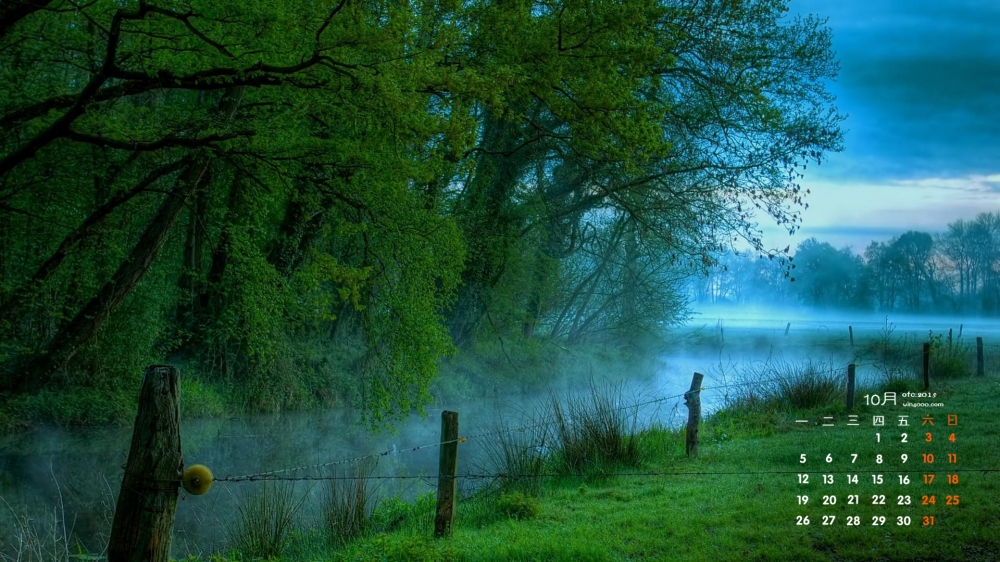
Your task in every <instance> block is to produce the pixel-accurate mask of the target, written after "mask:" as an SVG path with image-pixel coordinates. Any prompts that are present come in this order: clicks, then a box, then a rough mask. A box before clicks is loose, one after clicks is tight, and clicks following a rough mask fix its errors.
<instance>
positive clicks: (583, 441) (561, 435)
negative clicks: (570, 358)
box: [551, 383, 647, 474]
mask: <svg viewBox="0 0 1000 562" xmlns="http://www.w3.org/2000/svg"><path fill="white" fill-rule="evenodd" d="M551 408H552V419H553V420H554V426H555V437H556V439H555V453H554V455H553V458H554V461H555V469H556V470H557V471H559V472H562V473H565V474H587V473H597V472H601V471H605V470H609V469H612V468H614V467H616V466H639V465H641V464H642V463H643V462H644V461H645V460H646V457H647V455H646V453H645V451H644V447H643V445H642V437H643V435H644V432H643V431H642V428H641V427H640V425H641V424H640V422H639V407H638V406H630V405H628V404H627V403H626V400H625V399H624V396H623V387H622V386H621V385H609V386H606V387H603V388H598V387H597V386H596V385H594V384H593V383H591V385H590V392H589V393H587V394H583V395H578V396H571V397H566V398H564V399H562V400H560V399H559V398H558V397H557V396H555V395H553V396H552V399H551Z"/></svg>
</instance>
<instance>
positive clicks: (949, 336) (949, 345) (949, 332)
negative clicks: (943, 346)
mask: <svg viewBox="0 0 1000 562" xmlns="http://www.w3.org/2000/svg"><path fill="white" fill-rule="evenodd" d="M948 347H951V328H948Z"/></svg>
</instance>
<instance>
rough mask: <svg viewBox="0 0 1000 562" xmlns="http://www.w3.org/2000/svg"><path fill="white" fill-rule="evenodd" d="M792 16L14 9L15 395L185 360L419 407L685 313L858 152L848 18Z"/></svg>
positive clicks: (665, 5)
mask: <svg viewBox="0 0 1000 562" xmlns="http://www.w3.org/2000/svg"><path fill="white" fill-rule="evenodd" d="M786 10H787V7H786V5H785V2H784V1H779V0H755V1H751V2H747V1H743V0H713V1H710V2H704V1H700V0H697V1H696V0H669V1H660V0H640V1H635V2H619V1H595V2H576V1H570V0H559V1H551V2H527V1H514V2H496V1H492V0H471V1H467V2H449V1H431V0H427V1H421V0H416V1H409V2H401V1H397V0H385V1H382V0H375V1H370V2H368V1H366V2H355V1H348V0H340V1H332V2H316V1H312V0H308V1H304V0H289V1H282V2H256V3H253V2H252V3H247V2H244V1H242V0H212V1H204V0H115V1H112V0H95V1H92V2H72V1H69V0H30V1H28V0H24V1H13V2H7V3H5V4H4V5H3V6H2V7H0V22H2V24H0V130H2V131H3V134H2V135H0V393H32V392H37V391H39V390H40V389H45V388H65V387H68V386H90V387H94V388H102V389H105V388H107V389H120V388H130V387H131V386H134V385H135V384H136V382H137V381H136V377H138V376H139V375H140V374H141V372H142V367H143V366H144V365H145V364H147V363H150V362H154V361H165V360H169V361H172V362H175V363H178V364H181V365H183V366H184V367H185V368H186V369H188V370H189V372H190V371H195V372H197V373H201V374H202V375H203V376H204V377H205V378H207V379H208V380H216V381H219V382H220V383H224V384H227V385H229V386H231V387H232V388H235V389H239V391H240V392H242V393H244V394H245V396H246V403H247V404H248V405H249V406H252V407H262V408H270V407H283V406H294V405H298V404H301V403H304V402H308V401H315V400H328V399H331V396H333V395H336V394H338V393H342V392H348V391H349V392H351V393H353V394H355V395H357V396H360V397H362V400H363V402H364V404H365V406H366V407H367V408H369V409H371V410H372V411H374V412H388V411H408V409H409V408H410V406H411V405H413V404H416V403H420V402H421V401H425V400H426V399H427V388H428V382H429V381H430V380H431V378H432V377H433V376H434V374H435V372H436V368H437V365H438V362H439V360H440V359H441V358H442V357H443V356H446V355H448V354H449V353H452V352H453V351H454V350H455V349H456V348H468V347H474V346H475V345H476V344H477V342H482V341H495V339H496V338H500V337H506V338H524V339H529V340H530V339H533V338H539V337H546V338H557V339H559V340H561V341H589V340H592V339H595V338H624V339H628V338H630V337H632V336H633V335H634V334H641V333H645V332H650V331H656V330H660V329H661V328H662V322H663V321H664V320H666V321H668V322H669V321H670V320H672V319H675V318H677V316H678V314H680V311H681V309H682V306H683V300H682V298H681V296H680V295H679V292H678V286H679V285H678V284H679V283H680V279H681V278H682V277H683V275H685V274H686V273H687V272H688V271H690V270H691V268H692V267H699V268H700V267H705V266H707V265H711V264H712V263H713V259H714V257H713V256H715V255H716V254H717V252H718V251H719V249H720V248H724V247H727V246H728V245H730V244H731V242H732V240H733V239H734V238H735V237H742V238H745V239H748V240H751V242H752V243H753V245H754V247H755V248H757V249H758V250H759V251H761V252H768V250H767V249H765V248H764V247H763V246H762V243H761V241H760V235H759V234H760V233H759V232H758V231H757V229H756V226H755V224H756V222H755V221H756V220H759V217H758V218H757V219H753V218H752V217H753V214H752V213H754V212H756V213H760V214H761V215H763V216H764V217H768V218H769V220H774V221H776V222H777V223H779V224H783V225H786V226H787V227H788V228H791V229H794V228H795V227H796V226H797V223H798V221H800V220H801V219H800V217H799V212H798V209H799V208H800V207H801V205H802V197H803V195H804V190H802V188H801V187H800V186H799V185H798V183H797V180H798V179H799V178H800V177H801V170H803V169H804V168H805V166H806V164H807V163H818V162H819V161H820V160H821V159H822V157H823V155H824V154H825V153H826V152H828V151H830V150H838V149H839V146H840V141H841V133H840V128H839V126H840V121H841V117H840V116H839V115H838V114H837V113H836V110H835V108H834V107H833V105H832V97H831V96H830V95H829V93H828V92H826V90H825V89H824V88H825V87H824V83H825V81H826V80H827V79H828V78H830V77H832V76H834V75H835V74H836V70H837V63H836V61H835V60H834V58H833V53H832V51H831V48H830V34H829V31H828V30H827V29H826V28H825V26H824V24H823V22H822V21H821V20H820V19H818V18H814V17H806V18H787V17H786V15H785V12H786ZM770 253H771V254H772V255H776V254H779V253H780V252H774V251H771V252H770Z"/></svg>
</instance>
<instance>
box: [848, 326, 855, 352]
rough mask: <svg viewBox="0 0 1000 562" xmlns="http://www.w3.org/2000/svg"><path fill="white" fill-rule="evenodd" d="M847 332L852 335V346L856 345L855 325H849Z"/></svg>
mask: <svg viewBox="0 0 1000 562" xmlns="http://www.w3.org/2000/svg"><path fill="white" fill-rule="evenodd" d="M847 334H848V335H849V336H851V347H854V326H848V327H847Z"/></svg>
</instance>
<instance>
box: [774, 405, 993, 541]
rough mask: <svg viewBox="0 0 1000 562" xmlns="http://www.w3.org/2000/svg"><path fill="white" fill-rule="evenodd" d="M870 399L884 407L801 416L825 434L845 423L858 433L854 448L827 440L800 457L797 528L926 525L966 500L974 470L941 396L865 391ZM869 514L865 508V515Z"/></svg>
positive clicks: (958, 420) (958, 421)
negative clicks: (965, 462)
mask: <svg viewBox="0 0 1000 562" xmlns="http://www.w3.org/2000/svg"><path fill="white" fill-rule="evenodd" d="M863 399H864V403H865V405H866V406H869V407H870V408H868V409H869V410H873V411H875V412H878V411H879V410H881V409H883V408H885V407H886V406H903V407H904V408H903V409H904V410H905V411H908V412H912V413H899V408H893V413H888V412H887V413H874V414H865V415H861V414H845V415H843V416H823V417H821V418H820V419H816V420H804V419H796V420H794V423H795V424H796V425H803V426H812V427H814V428H815V429H816V430H817V433H819V434H821V433H822V430H823V429H825V428H829V427H838V426H841V427H843V426H846V427H847V428H849V429H850V431H851V432H857V435H856V437H857V438H856V439H853V436H852V443H856V445H854V450H853V451H851V452H849V453H845V452H844V451H843V450H840V451H837V452H833V451H824V450H823V447H822V440H821V439H820V440H817V444H816V445H817V446H815V447H809V449H811V450H809V451H804V452H802V453H800V454H799V458H798V459H797V461H798V465H799V467H800V469H801V470H800V472H798V473H796V474H793V475H792V477H793V478H795V479H796V480H795V484H796V497H795V498H794V499H793V500H792V501H795V502H797V505H798V511H799V514H798V515H796V516H795V522H794V524H795V525H796V526H832V525H847V526H858V527H860V526H876V527H909V526H918V527H925V528H928V529H932V528H935V527H937V526H939V525H940V524H941V515H942V514H943V513H945V512H946V511H947V510H951V509H956V508H957V506H959V505H961V504H962V502H963V501H965V498H964V497H963V495H962V493H961V490H962V489H963V488H964V486H963V484H964V483H965V479H967V478H968V477H970V476H972V475H971V474H970V473H972V472H975V471H974V470H968V469H963V467H962V464H961V460H962V455H961V454H960V450H959V445H960V443H961V442H962V426H961V416H960V414H959V413H958V412H952V411H949V410H948V407H947V405H946V404H944V403H943V402H940V401H937V400H936V399H937V393H935V392H904V393H895V392H884V393H881V394H866V395H864V396H863ZM861 512H863V513H861Z"/></svg>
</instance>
